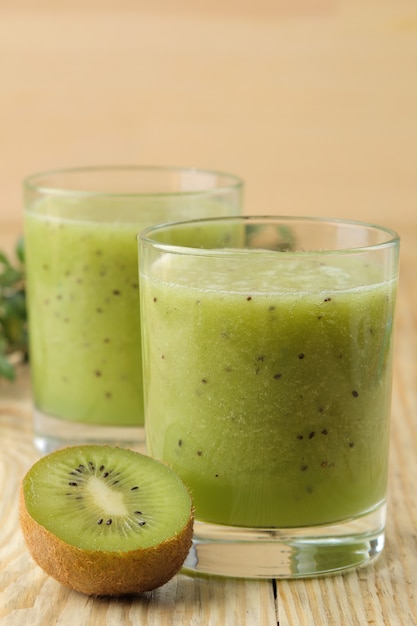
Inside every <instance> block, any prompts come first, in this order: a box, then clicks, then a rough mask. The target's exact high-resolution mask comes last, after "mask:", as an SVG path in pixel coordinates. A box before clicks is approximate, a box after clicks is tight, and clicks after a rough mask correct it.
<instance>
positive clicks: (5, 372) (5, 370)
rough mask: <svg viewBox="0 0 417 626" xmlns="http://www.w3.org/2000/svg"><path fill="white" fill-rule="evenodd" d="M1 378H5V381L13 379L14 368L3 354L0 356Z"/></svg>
mask: <svg viewBox="0 0 417 626" xmlns="http://www.w3.org/2000/svg"><path fill="white" fill-rule="evenodd" d="M1 376H2V377H3V378H7V380H14V379H15V371H14V367H13V365H12V364H11V363H10V361H9V360H8V359H7V357H6V356H4V355H3V354H0V377H1Z"/></svg>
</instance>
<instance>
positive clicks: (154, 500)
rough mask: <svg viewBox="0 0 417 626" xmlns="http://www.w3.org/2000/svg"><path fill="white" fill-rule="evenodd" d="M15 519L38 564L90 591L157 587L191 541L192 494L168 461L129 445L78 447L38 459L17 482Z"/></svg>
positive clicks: (119, 592)
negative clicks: (18, 515) (157, 459)
mask: <svg viewBox="0 0 417 626" xmlns="http://www.w3.org/2000/svg"><path fill="white" fill-rule="evenodd" d="M19 509H20V523H21V528H22V531H23V535H24V538H25V541H26V544H27V547H28V549H29V552H30V553H31V555H32V557H33V559H34V560H35V562H37V563H38V565H39V566H40V567H41V568H42V569H43V570H44V571H45V572H46V573H47V574H49V575H50V576H52V577H53V578H55V579H56V580H57V581H58V582H60V583H62V584H63V585H66V586H67V587H70V588H72V589H75V590H77V591H80V592H82V593H85V594H88V595H94V596H99V595H106V596H107V595H110V596H119V595H125V594H138V593H143V592H145V591H150V590H152V589H155V588H157V587H159V586H161V585H163V584H165V583H166V582H167V581H168V580H170V579H171V578H172V577H173V576H174V575H175V574H176V573H177V572H178V571H179V569H180V568H181V566H182V564H183V563H184V560H185V558H186V556H187V554H188V551H189V548H190V546H191V539H192V530H193V508H192V501H191V497H190V495H189V493H188V491H187V489H186V487H185V486H184V484H183V483H182V481H181V480H180V478H179V477H178V476H177V474H175V473H174V472H173V471H172V470H171V469H170V468H169V467H168V466H167V465H164V464H163V463H161V462H159V461H156V460H154V459H152V458H151V457H148V456H145V455H143V454H140V453H138V452H134V451H133V450H129V449H124V448H116V447H112V446H106V445H80V446H72V447H69V448H64V449H61V450H57V451H55V452H52V453H50V454H48V455H46V456H44V457H42V458H41V459H40V460H38V461H37V462H36V463H35V464H34V465H33V466H32V467H31V468H30V469H29V471H28V472H27V474H26V476H25V477H24V478H23V480H22V484H21V490H20V507H19Z"/></svg>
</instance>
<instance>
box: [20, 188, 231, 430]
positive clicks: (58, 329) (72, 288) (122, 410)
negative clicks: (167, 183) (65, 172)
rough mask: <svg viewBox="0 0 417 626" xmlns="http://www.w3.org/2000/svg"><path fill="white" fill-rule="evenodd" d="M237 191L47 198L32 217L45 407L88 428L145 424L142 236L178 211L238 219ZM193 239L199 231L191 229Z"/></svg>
mask: <svg viewBox="0 0 417 626" xmlns="http://www.w3.org/2000/svg"><path fill="white" fill-rule="evenodd" d="M238 210H239V204H238V202H235V201H234V199H233V198H232V197H231V196H229V195H227V194H226V195H224V196H222V195H221V194H220V195H219V197H218V198H216V197H208V196H207V197H206V196H205V195H204V194H202V195H201V197H197V198H196V197H194V196H193V195H190V196H187V195H185V196H184V197H182V196H181V194H177V195H175V194H174V195H173V196H172V197H171V196H169V195H168V196H164V195H163V194H162V195H155V196H152V195H149V196H145V197H144V198H139V199H138V198H137V197H135V196H134V195H133V196H129V195H126V196H123V195H122V196H121V197H120V198H118V199H117V198H116V199H115V197H112V196H110V197H106V196H105V195H103V196H100V195H97V194H91V195H84V194H76V193H74V194H73V195H68V194H67V195H65V194H63V195H62V196H59V195H57V196H53V197H48V196H45V197H44V198H42V199H41V200H38V201H37V202H35V203H33V204H32V205H30V206H28V207H27V208H26V211H25V248H26V258H27V286H28V308H29V315H30V360H31V374H32V382H33V393H34V402H35V406H36V408H37V409H38V410H39V411H40V412H42V413H43V414H46V415H48V416H50V417H54V418H59V419H62V420H67V421H74V422H79V423H83V424H99V425H107V426H138V425H143V383H142V355H141V334H140V314H139V285H138V282H139V279H138V251H137V235H138V233H139V232H140V231H141V230H142V229H143V228H145V227H146V226H149V224H151V223H158V222H164V221H167V219H168V216H172V215H175V216H176V218H178V219H185V218H186V217H187V216H189V215H190V214H191V215H228V214H231V213H236V212H238ZM190 237H191V238H192V237H193V231H191V233H190Z"/></svg>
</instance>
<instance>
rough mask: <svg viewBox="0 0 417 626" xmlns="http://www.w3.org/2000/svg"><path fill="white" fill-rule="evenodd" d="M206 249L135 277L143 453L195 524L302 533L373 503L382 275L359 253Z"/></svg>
mask: <svg viewBox="0 0 417 626" xmlns="http://www.w3.org/2000/svg"><path fill="white" fill-rule="evenodd" d="M214 257H215V254H214V255H213V258H212V259H209V260H208V262H207V267H206V271H202V265H201V262H199V261H200V260H199V259H197V262H196V261H195V259H193V257H191V256H184V257H181V256H175V255H165V257H162V258H160V259H159V260H158V261H157V262H156V263H155V264H154V267H153V268H151V270H150V271H149V272H147V274H146V275H143V276H141V298H142V305H141V306H142V308H143V319H144V335H143V351H144V363H145V372H144V375H145V389H146V393H145V414H146V424H147V445H148V449H149V451H150V453H151V454H152V455H154V456H155V457H157V458H160V459H164V460H165V461H166V462H168V463H169V464H170V465H172V466H173V468H174V469H175V470H176V471H177V472H178V473H179V474H180V476H181V477H182V478H183V480H184V481H185V482H186V484H187V485H188V486H189V488H190V490H191V493H192V496H193V499H194V504H195V507H196V518H197V519H199V520H203V521H208V522H214V523H219V524H228V525H237V526H246V527H301V526H311V525H319V524H329V523H333V522H338V521H342V520H347V519H351V518H354V517H358V516H360V515H363V514H365V513H367V512H370V511H372V510H373V509H375V508H376V507H378V506H379V505H381V504H382V503H383V502H384V498H385V493H386V480H387V455H388V436H389V414H390V398H391V358H392V346H391V343H392V342H391V338H392V328H391V326H392V319H393V309H394V300H395V283H393V282H389V283H387V282H384V280H383V279H382V275H383V270H379V269H378V268H376V267H375V268H372V267H370V266H369V265H368V264H366V263H365V261H361V260H360V257H359V259H355V258H349V257H346V258H343V257H341V259H340V262H337V263H334V259H333V260H332V263H334V264H333V265H332V264H329V263H328V262H326V257H325V256H324V257H323V258H321V259H319V260H317V257H316V258H313V256H312V257H310V259H301V260H299V259H297V255H291V254H289V253H288V254H287V253H285V254H281V257H280V260H279V261H277V260H276V259H275V260H271V255H270V254H265V255H264V254H263V253H262V252H259V254H256V253H253V254H252V255H251V258H250V259H249V261H248V259H247V257H246V258H245V256H244V255H242V256H241V258H240V261H239V263H238V264H236V265H235V266H234V267H233V268H232V269H231V271H229V266H228V264H227V263H225V261H224V259H222V258H219V259H215V258H214ZM164 266H165V270H166V271H164ZM216 266H217V269H216ZM165 276H166V278H165ZM358 277H359V278H358ZM358 285H360V286H358Z"/></svg>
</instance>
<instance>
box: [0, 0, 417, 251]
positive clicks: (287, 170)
mask: <svg viewBox="0 0 417 626" xmlns="http://www.w3.org/2000/svg"><path fill="white" fill-rule="evenodd" d="M107 163H114V164H120V163H142V164H172V165H190V166H199V167H209V168H216V169H221V170H229V171H231V172H233V173H236V174H239V175H241V176H242V177H244V178H245V180H246V201H245V212H246V213H292V214H297V213H298V214H309V215H326V216H329V215H332V216H337V217H355V218H362V219H366V220H374V221H379V222H382V223H384V224H386V225H389V226H393V227H395V228H398V229H401V228H402V227H403V228H404V226H405V225H408V224H409V222H410V219H411V220H412V221H414V222H417V208H416V207H417V5H416V3H415V1H414V0H340V1H339V2H338V1H337V0H256V1H255V0H211V2H207V1H205V2H203V1H202V0H148V1H147V2H145V1H144V0H73V1H71V2H69V1H68V0H63V1H60V0H37V1H36V2H33V1H32V0H0V192H1V195H0V236H1V237H2V241H7V245H8V246H9V245H11V242H12V241H13V238H14V237H15V235H16V233H18V232H20V229H21V191H20V188H21V180H22V178H23V177H24V176H25V175H27V174H29V173H32V172H34V171H37V170H42V169H49V168H55V167H64V166H73V165H92V164H107ZM404 230H406V231H407V228H405V229H404ZM404 235H405V236H406V237H407V236H408V233H407V232H405V233H404Z"/></svg>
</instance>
